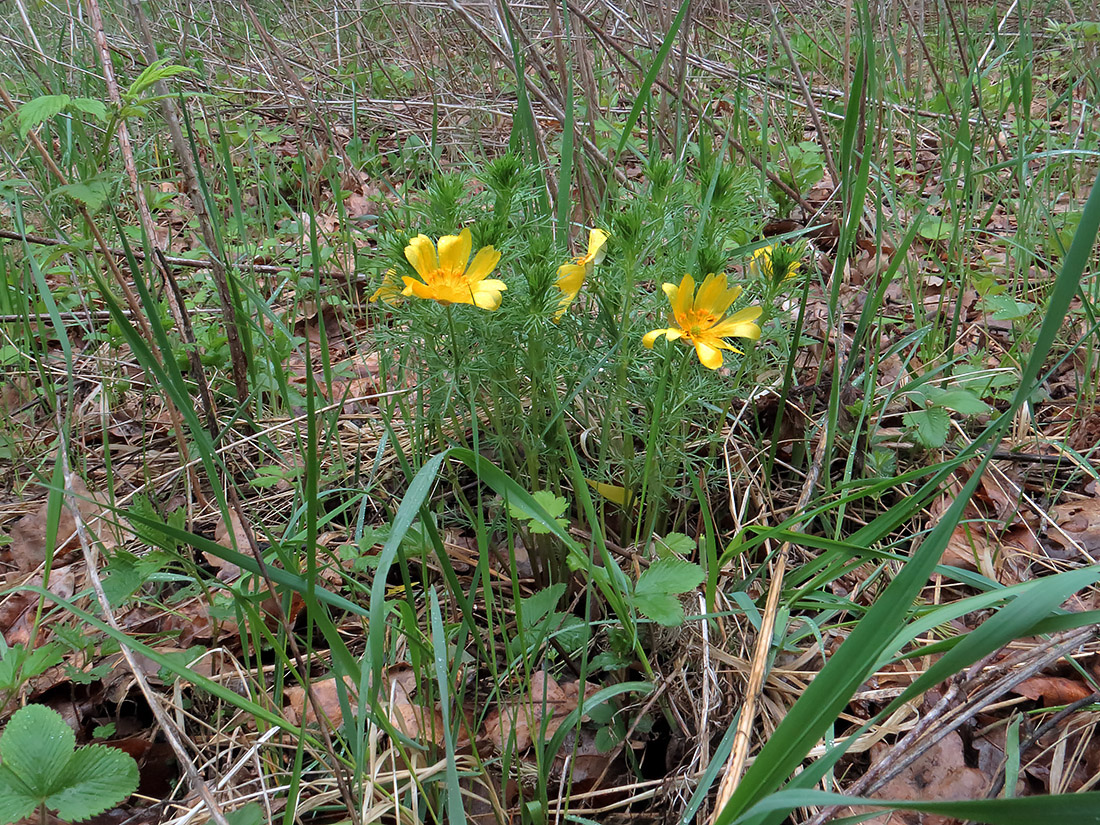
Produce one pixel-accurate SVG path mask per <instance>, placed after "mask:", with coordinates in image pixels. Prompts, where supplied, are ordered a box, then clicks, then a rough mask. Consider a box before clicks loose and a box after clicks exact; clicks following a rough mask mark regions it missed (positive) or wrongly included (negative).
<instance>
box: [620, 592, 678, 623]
mask: <svg viewBox="0 0 1100 825" xmlns="http://www.w3.org/2000/svg"><path fill="white" fill-rule="evenodd" d="M631 601H632V602H633V603H634V607H635V608H636V609H637V610H638V611H639V612H640V613H642V614H644V615H646V616H648V617H649V618H651V619H653V621H655V622H657V623H658V624H663V625H665V626H666V627H676V626H677V625H679V624H680V623H681V622H682V621H683V620H684V607H683V605H681V604H680V600H679V599H678V598H676V597H675V596H673V595H671V594H669V593H638V594H635V595H634V596H633V597H632V598H631Z"/></svg>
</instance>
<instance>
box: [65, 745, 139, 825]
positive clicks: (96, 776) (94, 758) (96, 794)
mask: <svg viewBox="0 0 1100 825" xmlns="http://www.w3.org/2000/svg"><path fill="white" fill-rule="evenodd" d="M60 783H61V786H62V787H61V790H59V791H57V792H55V793H52V794H50V796H49V797H47V798H46V806H47V807H49V808H53V809H54V810H56V811H57V813H58V815H59V816H60V817H61V818H62V819H71V820H77V821H79V820H81V819H87V818H88V817H90V816H95V815H97V814H101V813H103V812H104V811H105V810H107V809H108V808H110V807H111V806H112V805H117V804H118V803H119V802H121V801H122V800H124V799H125V798H126V797H128V796H129V795H130V794H132V793H133V792H134V791H136V790H137V786H138V766H137V762H135V761H134V759H133V757H131V756H130V755H129V754H128V753H126V752H125V751H121V750H119V749H118V748H111V747H108V746H107V745H85V746H84V747H83V748H80V750H78V751H77V752H76V753H74V754H73V755H72V758H71V759H70V760H69V764H68V766H67V767H66V769H65V772H64V773H63V774H62V775H61V777H60Z"/></svg>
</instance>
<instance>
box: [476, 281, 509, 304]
mask: <svg viewBox="0 0 1100 825" xmlns="http://www.w3.org/2000/svg"><path fill="white" fill-rule="evenodd" d="M506 289H508V287H507V285H505V283H504V281H498V280H497V279H496V278H490V279H489V280H487V281H481V282H479V283H478V284H477V285H476V286H475V287H474V293H473V303H474V305H475V306H477V307H480V308H481V309H487V310H490V311H495V310H496V309H498V308H499V307H500V302H501V300H502V298H503V297H504V296H503V295H501V293H502V292H503V291H504V290H506Z"/></svg>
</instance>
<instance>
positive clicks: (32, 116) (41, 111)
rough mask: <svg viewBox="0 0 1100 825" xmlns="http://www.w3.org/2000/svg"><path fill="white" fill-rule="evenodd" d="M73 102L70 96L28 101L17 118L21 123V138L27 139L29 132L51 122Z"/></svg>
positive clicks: (51, 96)
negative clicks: (48, 121)
mask: <svg viewBox="0 0 1100 825" xmlns="http://www.w3.org/2000/svg"><path fill="white" fill-rule="evenodd" d="M70 102H72V98H70V97H69V96H68V95H42V96H41V97H36V98H34V99H33V100H28V101H27V102H26V103H24V104H23V105H22V106H20V107H19V113H18V115H17V116H16V117H17V118H18V121H19V137H21V138H26V136H27V132H29V131H30V130H31V129H33V128H34V127H35V126H37V125H38V124H39V123H43V122H45V121H47V120H49V119H50V118H51V117H53V116H54V115H59V114H61V113H62V112H63V111H65V108H66V107H67V106H68V105H69V103H70Z"/></svg>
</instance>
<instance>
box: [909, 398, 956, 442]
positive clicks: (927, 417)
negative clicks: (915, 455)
mask: <svg viewBox="0 0 1100 825" xmlns="http://www.w3.org/2000/svg"><path fill="white" fill-rule="evenodd" d="M903 420H904V421H905V426H906V427H909V428H910V429H911V430H912V431H913V435H915V436H916V438H917V441H919V442H920V443H921V444H923V445H924V446H925V447H942V446H943V445H944V443H945V442H946V441H947V430H948V428H949V427H950V426H951V416H950V415H949V414H948V412H947V410H945V409H944V408H943V407H929V408H928V409H927V410H914V411H913V412H907V413H906V414H905V415H904V416H903Z"/></svg>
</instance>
